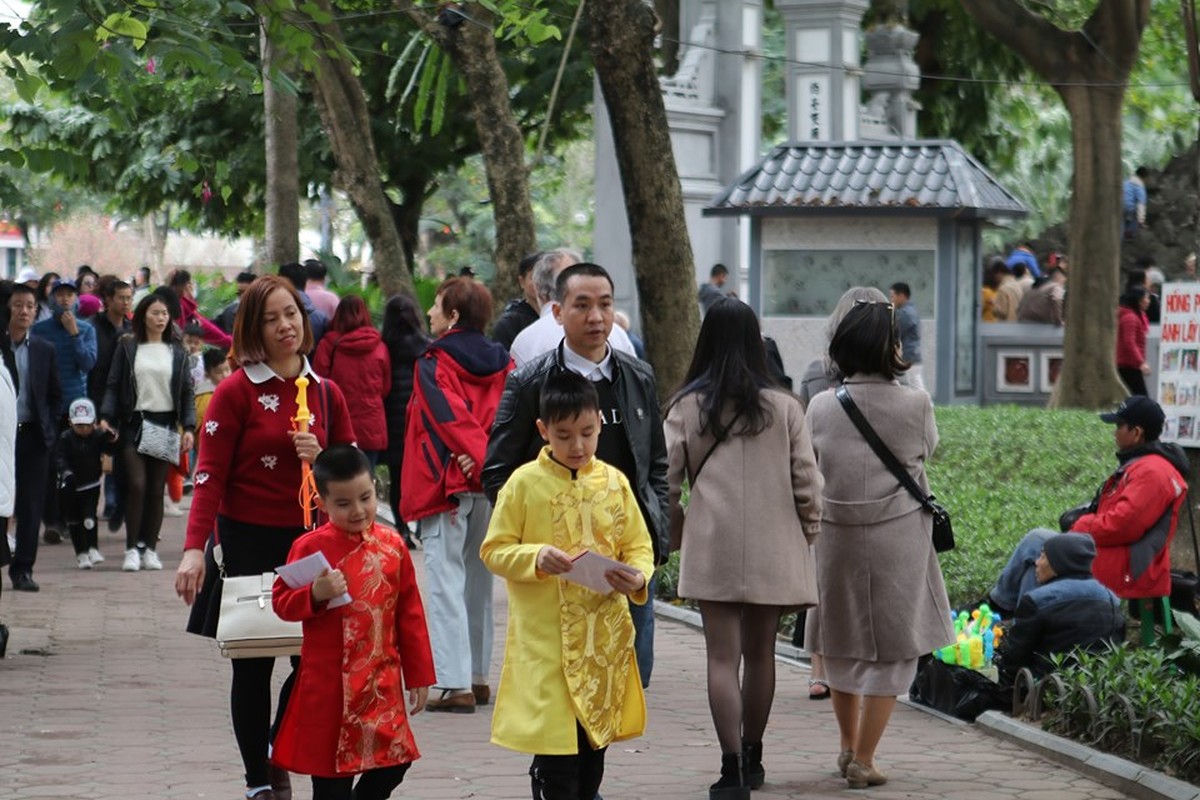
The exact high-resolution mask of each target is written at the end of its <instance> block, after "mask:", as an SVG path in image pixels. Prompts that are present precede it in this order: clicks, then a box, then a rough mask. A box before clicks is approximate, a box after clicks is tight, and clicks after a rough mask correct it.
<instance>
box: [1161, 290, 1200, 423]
mask: <svg viewBox="0 0 1200 800" xmlns="http://www.w3.org/2000/svg"><path fill="white" fill-rule="evenodd" d="M1158 357H1159V363H1158V402H1159V405H1161V406H1162V409H1163V413H1165V414H1166V415H1167V422H1166V426H1165V427H1164V428H1163V433H1162V440H1163V441H1164V442H1176V443H1178V444H1180V445H1182V446H1184V447H1200V424H1198V421H1200V283H1168V284H1166V285H1165V286H1163V288H1162V344H1161V346H1160V348H1159V354H1158Z"/></svg>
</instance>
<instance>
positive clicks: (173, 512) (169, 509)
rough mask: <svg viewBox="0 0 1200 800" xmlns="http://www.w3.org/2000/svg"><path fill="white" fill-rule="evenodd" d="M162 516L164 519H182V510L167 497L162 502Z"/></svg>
mask: <svg viewBox="0 0 1200 800" xmlns="http://www.w3.org/2000/svg"><path fill="white" fill-rule="evenodd" d="M163 516H164V517H182V516H183V509H182V508H180V507H179V503H176V502H175V501H174V500H172V499H171V498H169V497H168V498H165V499H164V500H163Z"/></svg>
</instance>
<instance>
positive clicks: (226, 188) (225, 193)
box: [221, 184, 233, 205]
mask: <svg viewBox="0 0 1200 800" xmlns="http://www.w3.org/2000/svg"><path fill="white" fill-rule="evenodd" d="M232 196H233V187H232V186H230V185H229V184H225V185H223V186H222V187H221V200H223V201H224V202H225V205H229V198H230V197H232Z"/></svg>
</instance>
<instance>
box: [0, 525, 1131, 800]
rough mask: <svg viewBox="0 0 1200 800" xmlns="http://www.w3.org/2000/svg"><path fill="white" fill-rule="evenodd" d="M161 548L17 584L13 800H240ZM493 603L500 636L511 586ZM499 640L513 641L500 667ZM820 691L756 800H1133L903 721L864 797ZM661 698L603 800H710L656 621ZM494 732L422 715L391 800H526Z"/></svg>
mask: <svg viewBox="0 0 1200 800" xmlns="http://www.w3.org/2000/svg"><path fill="white" fill-rule="evenodd" d="M163 539H164V541H163V544H162V545H161V547H160V551H161V554H162V556H163V561H164V562H165V564H166V569H165V570H164V571H162V572H157V573H154V572H151V573H134V574H126V573H123V572H121V570H120V567H121V558H120V557H121V550H122V547H123V541H124V540H123V537H122V536H121V535H120V534H111V533H108V532H107V531H106V530H105V531H102V533H101V550H102V551H103V552H104V553H105V555H107V556H108V560H107V561H106V562H105V563H104V564H102V565H101V566H100V567H98V568H97V569H93V570H91V571H89V572H82V571H79V570H77V569H76V568H75V563H74V557H73V556H72V553H71V548H70V545H69V544H66V543H64V544H61V545H56V546H45V545H43V547H42V549H41V551H40V553H39V556H38V568H37V575H36V577H37V579H38V580H39V582H40V583H41V585H42V591H41V592H40V593H37V594H27V593H20V592H13V591H11V590H10V589H9V582H8V580H7V578H5V579H4V580H5V589H4V595H3V600H2V601H0V619H3V620H4V621H5V622H7V624H8V625H9V627H10V628H11V629H12V631H13V636H12V640H11V642H10V645H9V657H8V658H7V659H5V660H3V661H0V798H3V799H8V798H12V800H26V798H29V799H30V800H32V799H33V798H72V799H76V800H108V799H109V798H112V799H113V800H116V799H117V798H121V799H122V800H129V799H131V798H147V799H151V800H159V799H161V798H171V799H172V800H180V799H181V798H206V799H207V798H217V799H218V800H236V798H238V797H240V796H241V793H240V787H241V769H240V765H239V759H238V755H237V750H236V747H235V746H234V741H233V735H232V731H231V729H230V726H229V718H228V710H227V696H228V684H229V668H228V665H227V664H225V663H224V660H223V659H222V658H221V657H220V656H219V655H218V654H217V652H216V649H215V647H214V646H213V644H212V642H210V641H207V640H202V639H200V638H198V637H194V636H188V635H186V634H184V633H183V630H182V629H183V624H184V620H185V608H184V606H183V605H182V604H181V603H180V602H179V601H178V600H177V599H176V598H175V595H174V590H173V588H172V580H173V573H174V568H175V566H176V565H177V563H178V554H179V549H180V545H181V543H182V539H183V521H182V520H179V519H168V520H167V522H166V525H165V526H164V536H163ZM418 555H419V554H418ZM419 561H420V559H419V557H418V563H419ZM497 597H498V603H497V618H498V624H499V625H500V626H502V624H503V623H502V620H503V616H504V607H503V589H502V588H501V587H500V585H499V584H498V593H497ZM502 642H503V630H502V628H501V629H500V630H498V632H497V653H496V660H497V664H498V663H499V659H500V657H501V655H502V653H501V652H499V651H500V649H501V647H502ZM23 650H28V651H33V652H31V653H23V652H21V651H23ZM277 672H279V673H282V672H283V669H282V668H280V669H278V670H277ZM494 674H498V669H496V670H494ZM806 678H807V673H805V672H804V671H802V670H801V669H799V668H797V667H794V666H791V665H789V664H782V663H781V664H780V666H779V679H778V692H777V696H776V701H775V709H774V716H773V718H772V720H771V724H770V726H769V728H768V731H767V734H768V735H767V742H766V756H765V759H764V760H765V764H766V768H767V781H768V782H767V785H766V787H764V789H763V790H762V791H760V792H756V793H755V797H756V798H758V800H769V798H799V797H805V798H808V797H816V798H819V797H846V796H851V797H853V796H859V797H862V796H864V795H865V796H868V797H871V798H876V799H877V800H878V799H880V798H917V797H920V798H936V797H942V798H971V800H991V799H992V798H997V799H1000V798H1027V800H1074V799H1075V798H1078V799H1079V800H1085V798H1086V799H1088V800H1108V799H1109V798H1121V797H1124V795H1122V794H1121V793H1119V792H1116V791H1115V790H1112V789H1108V788H1106V787H1104V786H1101V785H1099V784H1097V783H1095V782H1093V781H1091V780H1088V779H1086V778H1084V777H1082V776H1080V775H1079V774H1078V773H1075V772H1072V771H1070V770H1068V769H1065V768H1063V767H1059V766H1057V765H1055V764H1053V763H1051V762H1049V761H1046V760H1044V759H1042V758H1039V757H1037V756H1034V755H1031V754H1029V753H1027V752H1026V751H1024V750H1021V749H1020V748H1018V747H1016V746H1013V745H1010V744H1007V743H1004V742H1000V741H997V740H995V739H992V738H989V737H987V736H984V735H983V734H982V733H979V732H977V731H975V730H974V729H973V728H972V727H971V726H968V725H952V724H948V723H945V722H942V721H940V720H938V719H935V718H934V717H931V716H929V715H927V714H924V713H922V712H921V711H918V710H915V709H912V708H907V707H904V706H901V707H899V708H898V709H897V711H896V714H895V716H894V717H893V720H892V725H891V727H890V729H889V731H888V733H887V735H886V736H885V738H884V741H883V743H882V745H881V746H880V755H879V761H880V764H881V766H882V767H883V768H884V769H885V770H886V771H888V772H889V773H890V775H891V782H890V783H888V784H887V785H886V786H883V787H877V788H872V789H870V790H867V792H865V793H854V792H850V791H849V790H848V789H846V788H845V783H844V781H842V780H841V779H840V778H838V777H837V775H836V772H835V771H834V767H833V762H834V758H835V757H836V755H837V750H838V747H837V736H836V726H835V723H834V719H833V714H832V712H831V710H830V706H829V703H828V702H820V703H817V702H810V701H809V700H807V684H806ZM647 700H648V705H649V713H650V725H649V729H648V731H647V734H646V736H644V737H643V738H641V739H637V740H634V741H630V742H622V743H618V744H616V745H614V746H613V747H612V748H611V749H610V752H609V755H608V762H607V763H608V772H607V777H606V779H605V783H604V788H603V793H604V795H605V797H606V798H608V800H635V799H637V798H655V800H683V798H689V799H695V800H699V799H700V798H705V797H707V794H706V789H707V786H708V784H709V783H711V782H712V781H713V780H714V779H715V776H716V768H717V766H718V762H719V751H718V749H717V746H716V741H715V737H714V735H713V733H712V728H711V723H710V720H709V715H708V706H707V702H706V700H705V692H704V650H703V641H702V638H701V636H700V634H699V633H698V632H696V631H694V630H692V629H690V628H688V627H686V626H683V625H680V624H678V623H672V622H667V621H664V620H662V619H660V620H659V623H658V639H657V648H656V664H655V671H654V681H653V684H652V686H651V688H650V691H649V694H648V698H647ZM489 719H490V715H489V714H488V713H487V709H486V708H485V709H481V711H480V713H476V714H474V715H470V716H467V715H440V714H422V715H420V716H419V717H417V718H416V719H415V722H414V729H415V733H416V737H417V741H418V744H419V746H420V747H421V749H422V751H423V752H424V754H425V757H424V758H423V759H422V760H421V761H419V762H417V764H416V765H415V766H414V767H413V769H412V771H411V772H410V774H409V779H408V781H407V782H406V783H405V784H404V785H403V786H402V787H401V788H400V790H398V792H397V794H396V795H395V797H397V798H428V799H429V800H435V799H438V798H445V799H446V800H452V799H453V800H457V799H458V798H479V799H480V800H499V799H500V798H522V797H528V796H529V789H528V786H529V781H528V777H527V776H526V769H527V766H528V757H527V756H525V755H522V754H516V753H509V752H507V751H504V750H501V749H499V748H497V747H493V746H491V745H489V744H488V724H489ZM296 785H297V792H296V797H297V800H307V798H309V797H310V792H309V789H308V784H307V780H305V779H303V778H300V779H298V781H297V784H296Z"/></svg>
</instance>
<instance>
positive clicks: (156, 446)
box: [137, 418, 182, 466]
mask: <svg viewBox="0 0 1200 800" xmlns="http://www.w3.org/2000/svg"><path fill="white" fill-rule="evenodd" d="M181 445H182V443H181V441H180V436H179V430H178V429H177V428H168V427H167V426H165V425H159V424H157V423H154V422H151V421H150V420H148V419H144V418H143V419H142V427H141V428H140V429H139V430H138V443H137V451H138V452H139V453H141V454H142V455H144V456H150V457H151V458H157V459H158V460H159V461H166V462H167V463H168V464H174V465H175V466H179V448H180V447H181Z"/></svg>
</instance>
